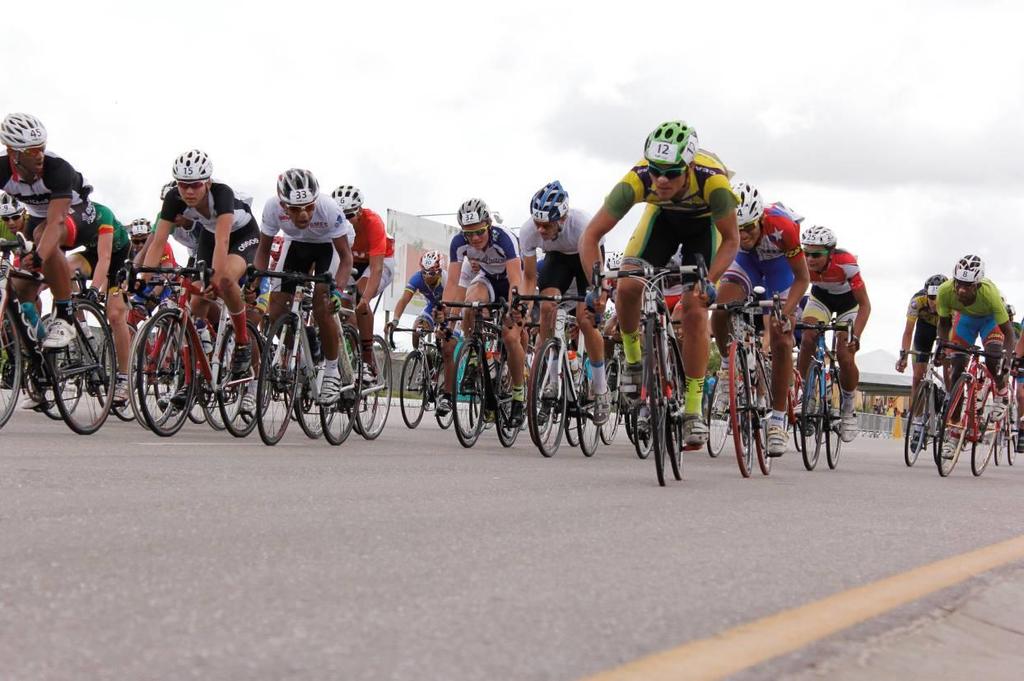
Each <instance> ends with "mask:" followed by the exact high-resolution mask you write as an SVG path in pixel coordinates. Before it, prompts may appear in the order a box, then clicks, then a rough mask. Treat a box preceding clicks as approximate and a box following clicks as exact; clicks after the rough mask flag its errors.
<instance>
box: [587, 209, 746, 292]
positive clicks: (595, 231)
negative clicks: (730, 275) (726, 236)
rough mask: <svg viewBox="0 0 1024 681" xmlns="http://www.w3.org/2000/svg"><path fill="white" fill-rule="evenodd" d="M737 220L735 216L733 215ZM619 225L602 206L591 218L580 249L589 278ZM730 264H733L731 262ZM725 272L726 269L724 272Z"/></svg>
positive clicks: (737, 240)
mask: <svg viewBox="0 0 1024 681" xmlns="http://www.w3.org/2000/svg"><path fill="white" fill-rule="evenodd" d="M733 220H735V214H734V215H733ZM617 224H619V218H617V217H615V216H614V215H612V214H611V213H610V212H608V209H607V208H605V207H604V206H601V208H600V209H598V211H597V212H596V213H595V214H594V217H593V218H591V220H590V224H588V225H587V228H586V229H585V230H583V234H582V235H580V241H579V244H578V246H579V249H580V262H581V263H582V264H583V271H584V272H586V273H587V277H590V276H591V274H592V273H593V272H594V265H595V264H596V265H597V266H598V267H600V266H601V239H603V238H604V236H605V235H606V234H607V233H608V232H610V231H612V230H613V229H615V225H617ZM736 244H737V248H738V247H739V232H738V231H737V236H736ZM730 262H732V261H731V260H730ZM722 271H723V272H724V271H725V270H724V269H723V270H722Z"/></svg>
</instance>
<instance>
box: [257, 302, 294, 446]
mask: <svg viewBox="0 0 1024 681" xmlns="http://www.w3.org/2000/svg"><path fill="white" fill-rule="evenodd" d="M298 333H299V319H298V317H296V316H295V315H294V314H291V313H288V314H285V315H282V316H281V317H278V319H277V321H275V322H274V323H273V325H272V326H271V327H270V331H268V332H267V338H266V343H265V344H264V346H263V354H264V357H263V362H261V363H260V373H259V382H258V383H257V387H256V414H257V418H256V423H257V425H258V426H259V432H260V439H261V440H263V443H264V444H267V445H276V444H277V443H278V442H280V441H281V438H282V437H284V434H285V431H287V430H288V422H289V421H291V413H292V405H293V403H294V402H295V394H296V392H297V391H298V387H299V381H298V371H299V368H298V357H297V356H296V353H295V346H296V345H297V341H298V338H297V335H296V334H298Z"/></svg>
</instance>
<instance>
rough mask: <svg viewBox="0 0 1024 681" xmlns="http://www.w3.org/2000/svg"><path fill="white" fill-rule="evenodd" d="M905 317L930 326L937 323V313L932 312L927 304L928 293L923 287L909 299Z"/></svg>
mask: <svg viewBox="0 0 1024 681" xmlns="http://www.w3.org/2000/svg"><path fill="white" fill-rule="evenodd" d="M907 319H908V320H910V321H917V322H921V323H922V324H928V325H930V326H935V325H936V324H938V323H939V313H938V312H932V309H931V307H929V306H928V294H927V291H925V289H921V290H920V291H918V292H917V293H915V294H914V296H913V297H912V298H911V299H910V305H909V306H908V307H907Z"/></svg>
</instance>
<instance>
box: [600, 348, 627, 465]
mask: <svg viewBox="0 0 1024 681" xmlns="http://www.w3.org/2000/svg"><path fill="white" fill-rule="evenodd" d="M604 367H605V368H604V372H605V377H606V378H605V380H606V382H607V383H608V392H609V395H608V397H609V400H610V402H611V411H610V412H609V413H608V420H607V421H605V422H604V423H603V424H602V425H601V429H600V430H601V442H603V443H604V444H605V446H607V447H610V446H611V445H612V443H613V442H615V436H616V434H618V432H619V425H621V423H622V410H621V409H620V405H619V361H618V360H617V359H615V358H614V357H612V358H611V359H609V360H607V361H605V365H604Z"/></svg>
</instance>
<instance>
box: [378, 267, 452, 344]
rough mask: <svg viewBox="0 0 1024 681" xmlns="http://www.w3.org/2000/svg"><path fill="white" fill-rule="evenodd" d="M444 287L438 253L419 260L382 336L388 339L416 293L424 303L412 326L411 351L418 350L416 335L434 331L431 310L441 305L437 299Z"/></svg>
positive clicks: (442, 268) (418, 336)
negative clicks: (384, 334)
mask: <svg viewBox="0 0 1024 681" xmlns="http://www.w3.org/2000/svg"><path fill="white" fill-rule="evenodd" d="M447 283H448V272H447V271H445V261H444V254H442V253H441V251H427V252H426V253H424V254H423V255H422V256H420V268H419V269H418V270H416V273H415V274H414V275H412V276H411V277H409V281H408V283H406V285H405V291H403V292H402V297H401V298H399V299H398V302H397V303H395V313H394V318H392V320H391V321H390V322H388V333H387V334H386V335H387V336H388V337H390V336H391V330H392V329H394V328H396V327H397V326H398V323H399V322H400V321H401V320H402V315H403V314H405V308H406V307H408V305H409V303H410V302H412V298H413V296H415V295H416V294H417V293H419V294H420V295H422V296H423V298H424V299H425V300H426V301H427V304H426V306H424V308H423V312H421V313H420V314H419V315H418V316H417V317H416V320H415V321H414V322H413V323H412V329H413V331H412V347H413V349H419V347H420V334H422V333H429V332H430V331H433V330H434V310H435V308H436V307H437V304H438V303H440V302H441V296H443V295H444V287H445V285H446V284H447Z"/></svg>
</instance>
